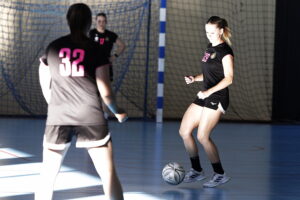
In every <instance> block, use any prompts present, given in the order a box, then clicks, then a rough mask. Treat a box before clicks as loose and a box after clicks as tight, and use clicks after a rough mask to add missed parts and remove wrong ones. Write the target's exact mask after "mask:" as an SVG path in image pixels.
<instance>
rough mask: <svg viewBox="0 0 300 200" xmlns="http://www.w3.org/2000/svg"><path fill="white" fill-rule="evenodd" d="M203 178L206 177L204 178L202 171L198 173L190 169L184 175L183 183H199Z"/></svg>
mask: <svg viewBox="0 0 300 200" xmlns="http://www.w3.org/2000/svg"><path fill="white" fill-rule="evenodd" d="M205 178H206V177H205V176H204V171H203V170H202V171H201V172H198V171H196V170H194V169H193V168H191V169H190V171H188V172H187V173H186V174H185V177H184V179H183V182H185V183H191V182H195V181H201V180H203V179H205Z"/></svg>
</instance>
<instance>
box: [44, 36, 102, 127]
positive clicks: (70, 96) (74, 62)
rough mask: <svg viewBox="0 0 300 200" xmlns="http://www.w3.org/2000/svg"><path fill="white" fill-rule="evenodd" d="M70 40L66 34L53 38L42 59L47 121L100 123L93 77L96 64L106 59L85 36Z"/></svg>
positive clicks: (96, 90) (51, 122) (100, 63)
mask: <svg viewBox="0 0 300 200" xmlns="http://www.w3.org/2000/svg"><path fill="white" fill-rule="evenodd" d="M81 41H83V42H76V41H74V40H73V39H72V38H71V36H70V35H67V36H64V37H61V38H59V39H57V40H55V41H53V42H52V43H51V44H50V45H49V46H48V48H47V51H46V60H47V63H48V66H49V67H50V72H51V101H50V103H49V107H48V121H47V123H48V124H55V125H57V124H65V123H67V124H70V125H73V124H74V125H77V124H99V123H100V124H103V123H102V121H103V120H100V121H101V122H100V121H99V120H98V118H99V115H100V113H102V109H101V106H100V98H99V95H98V89H97V84H96V80H95V71H96V68H97V67H98V66H101V65H104V64H107V63H108V60H107V59H106V58H105V56H101V50H100V49H99V48H98V46H97V45H95V43H94V42H92V41H90V40H89V39H88V38H86V39H85V40H81Z"/></svg>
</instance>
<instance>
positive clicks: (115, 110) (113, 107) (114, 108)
mask: <svg viewBox="0 0 300 200" xmlns="http://www.w3.org/2000/svg"><path fill="white" fill-rule="evenodd" d="M107 107H108V109H109V110H110V111H111V112H112V113H114V114H118V108H117V105H116V104H115V103H110V104H108V105H107Z"/></svg>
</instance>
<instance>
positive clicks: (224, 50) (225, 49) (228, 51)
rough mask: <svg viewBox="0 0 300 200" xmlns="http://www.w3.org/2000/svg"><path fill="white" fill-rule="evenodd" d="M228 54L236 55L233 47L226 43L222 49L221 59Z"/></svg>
mask: <svg viewBox="0 0 300 200" xmlns="http://www.w3.org/2000/svg"><path fill="white" fill-rule="evenodd" d="M228 54H230V55H232V56H234V54H233V51H232V49H231V47H230V46H228V45H226V46H225V47H224V48H223V49H222V50H221V51H220V60H222V59H223V58H224V57H225V56H226V55H228Z"/></svg>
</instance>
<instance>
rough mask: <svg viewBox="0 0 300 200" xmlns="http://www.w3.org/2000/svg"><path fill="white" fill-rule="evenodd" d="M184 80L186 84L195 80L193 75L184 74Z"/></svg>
mask: <svg viewBox="0 0 300 200" xmlns="http://www.w3.org/2000/svg"><path fill="white" fill-rule="evenodd" d="M184 80H185V82H186V84H191V83H193V82H194V81H195V77H194V76H185V77H184Z"/></svg>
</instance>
